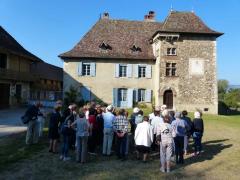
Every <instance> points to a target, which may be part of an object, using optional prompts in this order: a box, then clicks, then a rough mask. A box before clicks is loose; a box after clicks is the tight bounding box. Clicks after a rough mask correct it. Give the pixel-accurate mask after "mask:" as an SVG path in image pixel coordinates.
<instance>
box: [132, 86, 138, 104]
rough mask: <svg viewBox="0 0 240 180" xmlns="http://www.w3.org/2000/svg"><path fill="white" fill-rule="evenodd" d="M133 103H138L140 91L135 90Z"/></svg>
mask: <svg viewBox="0 0 240 180" xmlns="http://www.w3.org/2000/svg"><path fill="white" fill-rule="evenodd" d="M133 101H134V102H138V89H134V91H133Z"/></svg>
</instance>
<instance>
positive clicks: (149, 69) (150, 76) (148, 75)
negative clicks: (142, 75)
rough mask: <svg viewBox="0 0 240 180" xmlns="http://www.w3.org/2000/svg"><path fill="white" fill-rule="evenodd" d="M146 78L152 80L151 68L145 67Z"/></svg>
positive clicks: (149, 66)
mask: <svg viewBox="0 0 240 180" xmlns="http://www.w3.org/2000/svg"><path fill="white" fill-rule="evenodd" d="M146 78H152V66H151V65H147V67H146Z"/></svg>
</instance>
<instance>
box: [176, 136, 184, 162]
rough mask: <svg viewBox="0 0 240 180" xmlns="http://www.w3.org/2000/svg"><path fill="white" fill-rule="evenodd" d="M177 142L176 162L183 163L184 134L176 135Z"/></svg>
mask: <svg viewBox="0 0 240 180" xmlns="http://www.w3.org/2000/svg"><path fill="white" fill-rule="evenodd" d="M174 143H175V154H176V163H177V164H183V163H184V160H183V146H184V136H176V137H175V138H174Z"/></svg>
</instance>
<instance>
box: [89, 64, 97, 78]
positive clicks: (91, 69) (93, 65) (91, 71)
mask: <svg viewBox="0 0 240 180" xmlns="http://www.w3.org/2000/svg"><path fill="white" fill-rule="evenodd" d="M90 75H91V76H96V63H95V62H92V63H90Z"/></svg>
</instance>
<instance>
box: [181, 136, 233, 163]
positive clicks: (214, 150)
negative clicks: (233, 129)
mask: <svg viewBox="0 0 240 180" xmlns="http://www.w3.org/2000/svg"><path fill="white" fill-rule="evenodd" d="M226 141H229V139H220V140H212V141H206V142H204V143H203V144H202V145H203V150H204V152H203V153H201V154H200V155H199V156H192V157H189V158H187V159H185V163H184V165H183V166H187V165H189V164H193V163H196V162H203V161H206V160H212V159H213V158H214V157H215V156H216V155H218V154H219V153H221V152H222V151H223V150H224V149H227V148H231V147H232V146H233V145H232V144H228V145H224V144H223V142H226Z"/></svg>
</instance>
